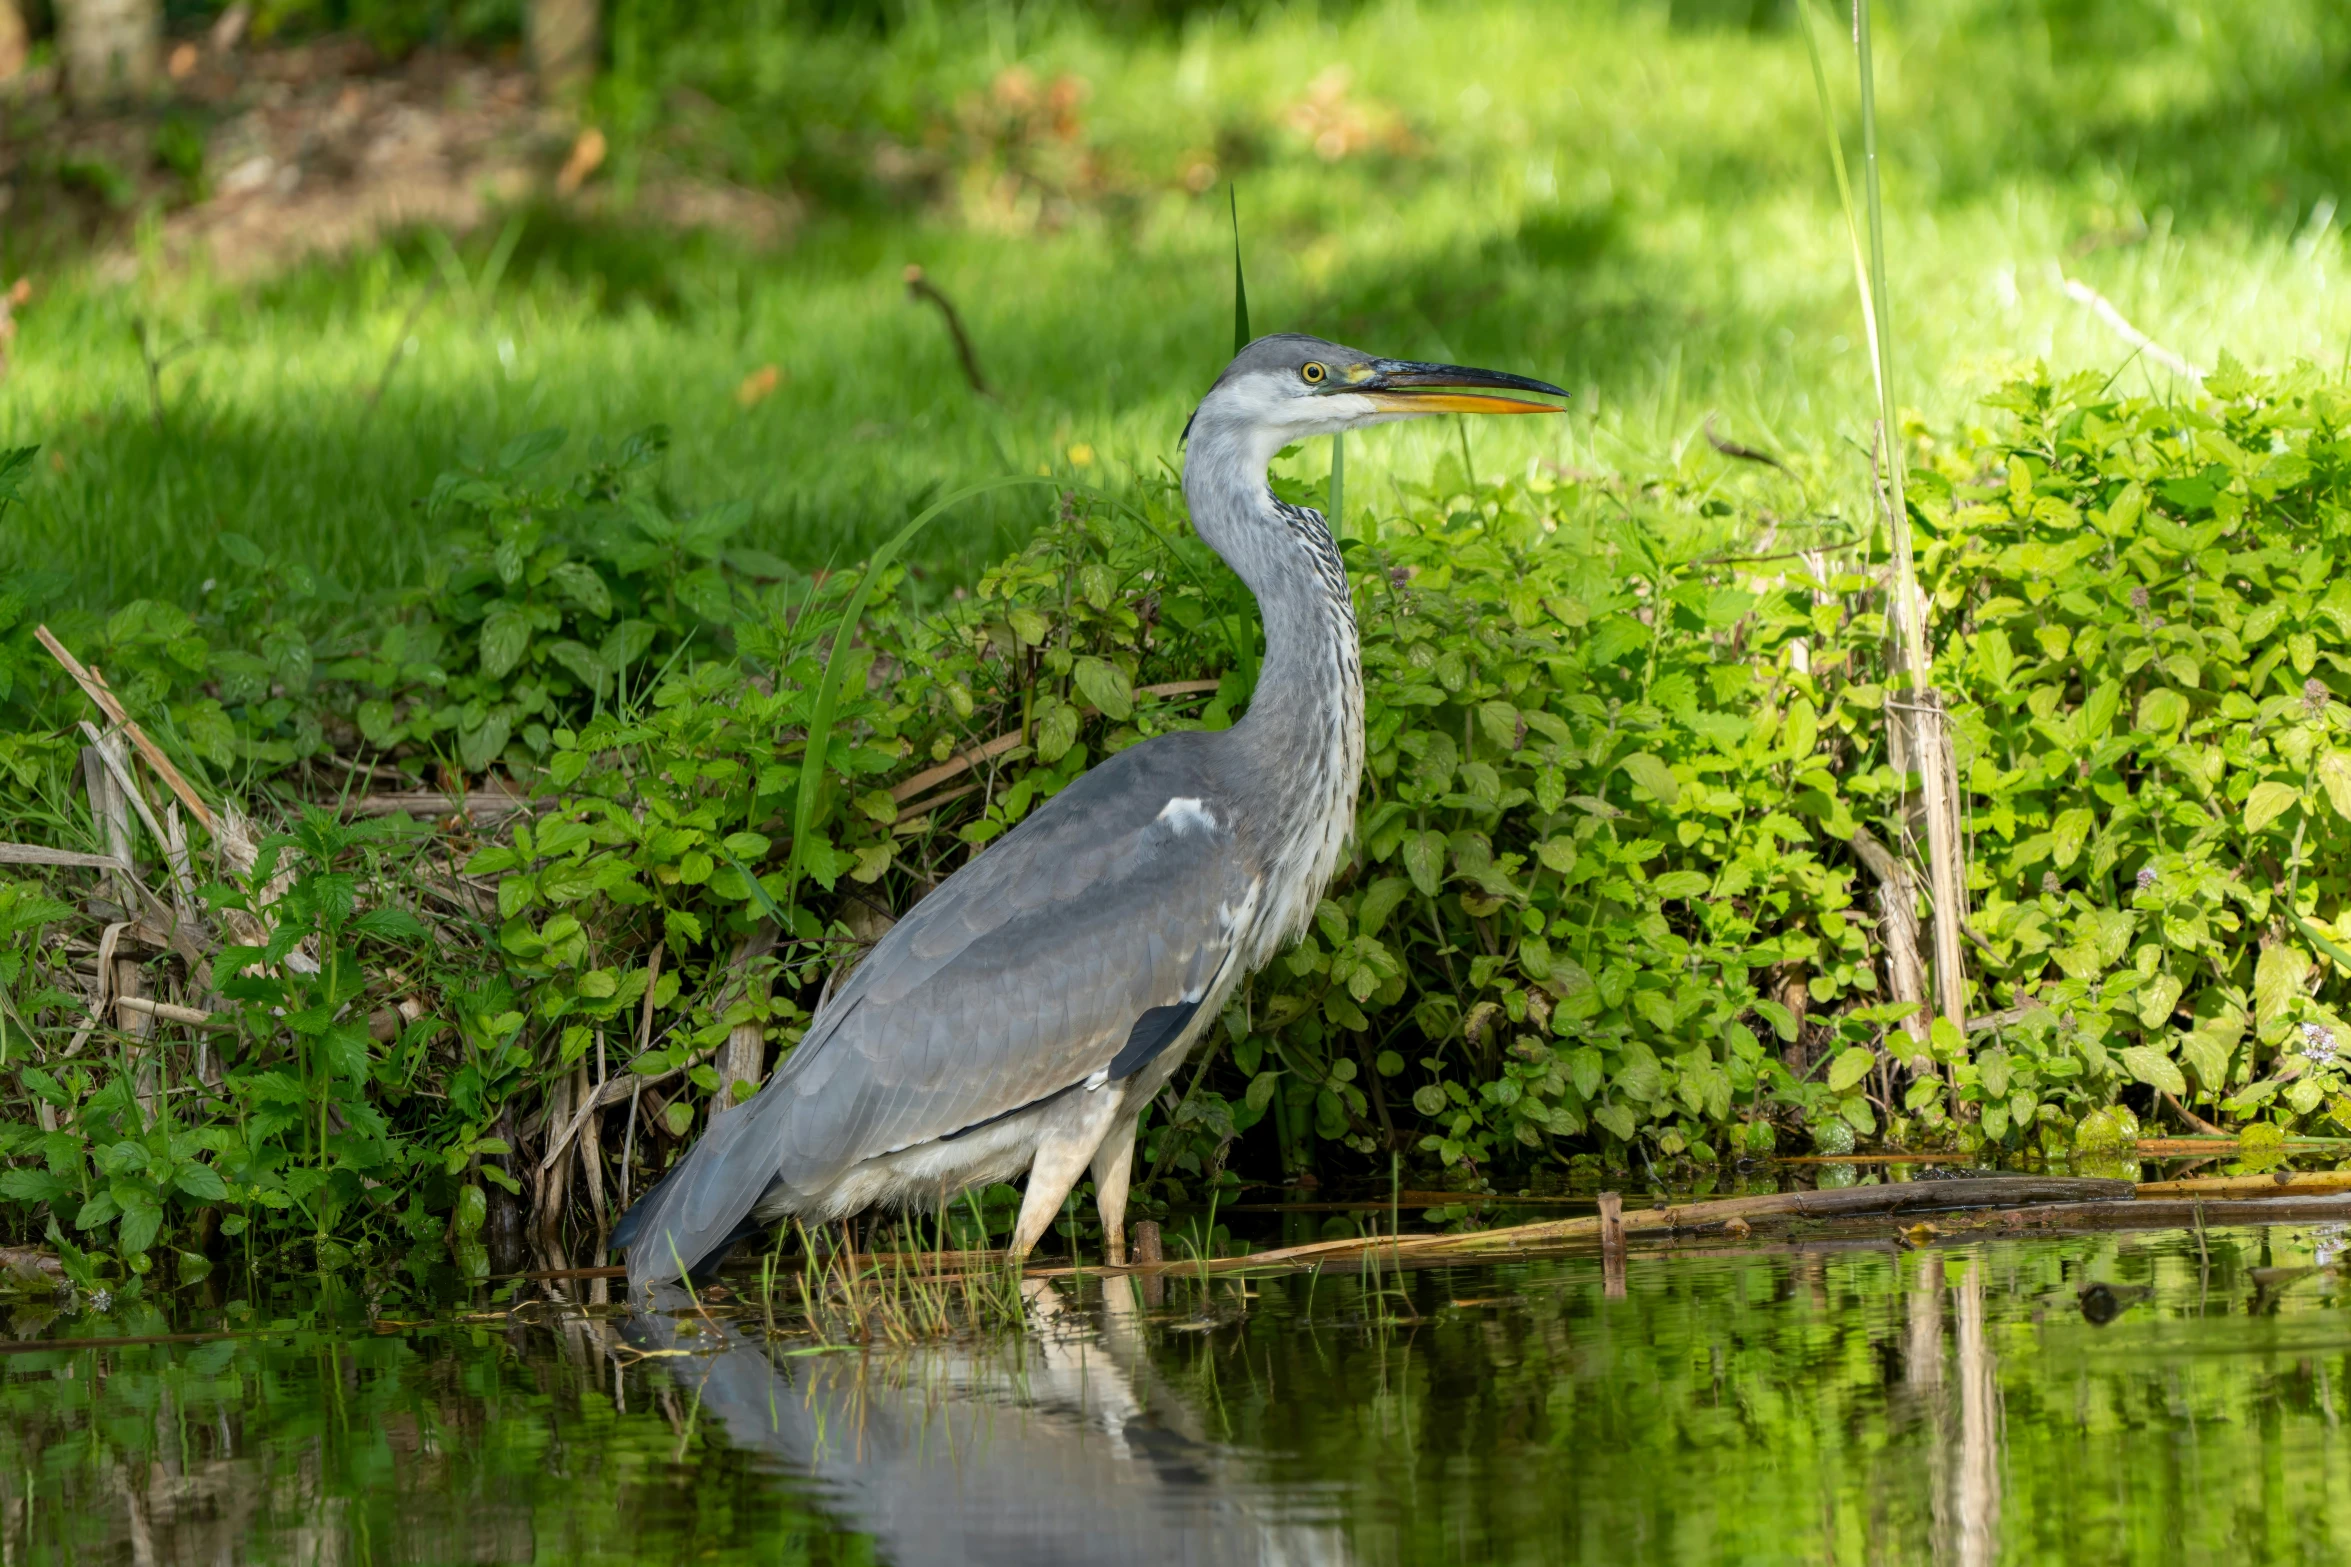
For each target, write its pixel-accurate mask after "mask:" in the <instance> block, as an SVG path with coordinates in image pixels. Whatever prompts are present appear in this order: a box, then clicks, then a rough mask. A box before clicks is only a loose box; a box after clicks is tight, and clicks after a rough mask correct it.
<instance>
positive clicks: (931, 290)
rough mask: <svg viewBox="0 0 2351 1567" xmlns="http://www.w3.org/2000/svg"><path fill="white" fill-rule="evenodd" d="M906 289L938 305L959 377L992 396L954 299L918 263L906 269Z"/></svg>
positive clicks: (986, 395)
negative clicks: (952, 343)
mask: <svg viewBox="0 0 2351 1567" xmlns="http://www.w3.org/2000/svg"><path fill="white" fill-rule="evenodd" d="M906 292H907V293H908V294H909V295H911V296H912V297H914V298H916V299H927V300H929V301H930V302H931V303H932V304H934V305H937V306H938V307H939V314H940V315H942V316H944V317H946V318H947V335H948V336H950V337H952V338H954V339H955V356H956V357H957V358H958V359H961V360H962V361H963V378H964V379H965V380H966V381H969V382H970V383H971V389H972V390H973V391H975V392H977V393H979V394H980V395H981V396H982V397H994V396H995V395H996V394H995V393H994V392H991V391H989V390H988V382H987V378H986V377H985V376H983V375H981V374H980V359H979V355H977V354H975V353H974V352H972V347H971V338H970V336H969V335H968V334H967V333H966V332H965V331H964V330H963V317H962V316H961V315H959V314H957V312H956V309H955V303H954V301H953V300H950V299H949V298H948V297H947V296H946V295H945V294H942V293H940V292H939V286H938V285H937V284H936V283H933V282H932V281H931V280H930V279H929V278H927V277H925V276H923V271H922V268H920V267H908V268H907V269H906Z"/></svg>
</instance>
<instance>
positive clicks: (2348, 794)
mask: <svg viewBox="0 0 2351 1567" xmlns="http://www.w3.org/2000/svg"><path fill="white" fill-rule="evenodd" d="M2318 781H2319V783H2320V784H2321V785H2322V786H2324V788H2325V789H2326V792H2327V803H2329V804H2330V805H2332V806H2334V808H2335V814H2336V815H2337V816H2345V817H2351V751H2329V752H2327V754H2326V755H2324V756H2322V757H2320V758H2319V759H2318Z"/></svg>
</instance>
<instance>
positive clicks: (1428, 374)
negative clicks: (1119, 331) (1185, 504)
mask: <svg viewBox="0 0 2351 1567" xmlns="http://www.w3.org/2000/svg"><path fill="white" fill-rule="evenodd" d="M1505 392H1541V393H1544V394H1546V395H1548V396H1551V397H1565V396H1566V395H1567V394H1566V393H1565V392H1563V391H1561V390H1560V389H1559V388H1558V387H1556V386H1552V385H1550V384H1549V383H1548V382H1544V381H1530V380H1528V379H1527V378H1526V377H1525V376H1519V375H1503V374H1501V373H1499V372H1498V371H1493V370H1471V369H1466V368H1464V367H1463V366H1461V365H1435V364H1423V363H1421V362H1420V361H1419V360H1415V359H1376V358H1374V357H1372V356H1371V355H1370V354H1367V353H1364V352H1363V351H1362V350H1360V349H1354V348H1344V347H1341V346H1340V345H1339V344H1337V343H1332V342H1326V341H1324V340H1323V339H1322V338H1319V337H1308V336H1305V335H1304V334H1303V333H1297V332H1284V333H1279V334H1277V335H1275V336H1272V337H1261V338H1259V339H1258V340H1257V341H1256V342H1254V343H1251V344H1250V345H1249V346H1248V347H1247V348H1244V349H1242V350H1241V352H1240V353H1239V354H1237V355H1236V356H1234V359H1233V362H1232V363H1231V364H1229V365H1227V366H1226V367H1225V372H1224V374H1223V375H1221V376H1218V377H1217V379H1216V385H1215V386H1213V387H1211V388H1210V389H1209V392H1208V395H1207V396H1206V397H1204V398H1202V399H1201V401H1200V407H1199V409H1198V410H1197V411H1196V412H1194V414H1193V415H1192V423H1191V424H1188V425H1186V426H1185V427H1184V434H1185V436H1186V438H1187V439H1188V438H1189V437H1190V436H1191V434H1192V431H1193V428H1194V427H1195V426H1198V427H1200V428H1202V429H1203V430H1204V431H1207V430H1214V431H1217V432H1218V433H1222V434H1228V435H1244V436H1247V437H1254V439H1253V440H1250V441H1249V444H1251V445H1257V446H1263V447H1264V448H1265V449H1266V450H1267V452H1268V453H1269V454H1270V453H1271V452H1272V451H1273V450H1277V449H1279V448H1280V447H1283V446H1286V445H1288V444H1289V443H1290V442H1292V441H1295V440H1300V439H1303V438H1304V437H1306V436H1309V435H1337V434H1339V433H1340V432H1341V431H1345V430H1353V429H1359V428H1361V427H1362V426H1364V425H1370V424H1384V423H1386V422H1387V421H1388V420H1391V419H1411V418H1416V417H1418V416H1420V415H1422V414H1547V413H1557V412H1558V411H1559V410H1558V408H1557V407H1555V406H1554V405H1552V404H1550V403H1535V402H1528V401H1527V400H1526V399H1524V398H1521V397H1509V396H1499V395H1490V394H1497V393H1505Z"/></svg>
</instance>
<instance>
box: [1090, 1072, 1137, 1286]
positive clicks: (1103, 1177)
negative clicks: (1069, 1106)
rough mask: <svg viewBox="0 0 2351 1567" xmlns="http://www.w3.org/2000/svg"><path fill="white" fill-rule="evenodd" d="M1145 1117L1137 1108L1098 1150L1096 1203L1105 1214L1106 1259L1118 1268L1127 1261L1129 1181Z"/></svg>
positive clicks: (1103, 1256) (1114, 1127)
mask: <svg viewBox="0 0 2351 1567" xmlns="http://www.w3.org/2000/svg"><path fill="white" fill-rule="evenodd" d="M1142 1119H1143V1116H1142V1112H1140V1111H1137V1112H1136V1113H1135V1114H1134V1115H1132V1116H1129V1117H1128V1118H1127V1119H1125V1120H1124V1121H1121V1122H1120V1123H1118V1124H1117V1125H1116V1126H1113V1127H1112V1128H1111V1129H1110V1135H1109V1136H1108V1137H1105V1138H1103V1139H1102V1146H1101V1147H1100V1148H1098V1149H1096V1150H1095V1151H1094V1207H1095V1210H1096V1211H1097V1212H1098V1213H1100V1214H1101V1215H1102V1260H1103V1261H1104V1262H1106V1263H1108V1264H1109V1265H1110V1266H1111V1267H1114V1268H1123V1267H1125V1266H1126V1265H1127V1182H1128V1180H1129V1179H1130V1178H1131V1177H1132V1176H1133V1174H1134V1169H1135V1131H1136V1128H1137V1126H1138V1125H1139V1124H1140V1123H1141V1121H1142Z"/></svg>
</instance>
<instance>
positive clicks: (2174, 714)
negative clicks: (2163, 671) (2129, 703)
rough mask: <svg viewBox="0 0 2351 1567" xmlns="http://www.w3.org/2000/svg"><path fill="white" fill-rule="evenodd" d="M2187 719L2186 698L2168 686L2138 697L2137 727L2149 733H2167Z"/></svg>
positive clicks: (2159, 687) (2158, 687)
mask: <svg viewBox="0 0 2351 1567" xmlns="http://www.w3.org/2000/svg"><path fill="white" fill-rule="evenodd" d="M2187 721H2188V699H2187V698H2186V697H2184V696H2182V695H2180V694H2179V693H2178V692H2177V691H2174V690H2173V689H2171V687H2169V686H2157V687H2156V688H2155V689H2154V690H2152V691H2150V692H2148V693H2147V694H2146V695H2145V696H2143V697H2141V698H2139V727H2140V728H2141V729H2144V730H2146V731H2147V732H2148V733H2150V734H2158V735H2168V734H2170V733H2172V732H2173V731H2174V730H2176V729H2178V728H2179V727H2180V726H2181V725H2182V724H2184V723H2186V722H2187Z"/></svg>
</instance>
